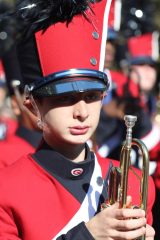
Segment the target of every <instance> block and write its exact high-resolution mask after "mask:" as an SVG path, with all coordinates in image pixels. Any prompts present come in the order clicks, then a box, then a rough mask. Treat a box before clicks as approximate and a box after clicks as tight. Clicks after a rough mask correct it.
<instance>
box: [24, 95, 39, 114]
mask: <svg viewBox="0 0 160 240" xmlns="http://www.w3.org/2000/svg"><path fill="white" fill-rule="evenodd" d="M23 105H24V106H25V107H26V108H27V109H28V110H29V111H31V112H32V113H33V114H34V115H35V116H36V117H37V115H38V113H37V110H36V109H35V108H34V106H33V104H32V102H31V99H30V98H26V99H25V100H24V102H23Z"/></svg>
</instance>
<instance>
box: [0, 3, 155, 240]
mask: <svg viewBox="0 0 160 240" xmlns="http://www.w3.org/2000/svg"><path fill="white" fill-rule="evenodd" d="M21 3H22V5H21V7H20V8H19V9H20V12H21V13H22V17H24V20H25V24H26V25H25V26H26V28H28V27H29V29H30V30H31V31H32V30H33V29H34V30H35V31H36V33H35V35H34V34H32V35H31V36H30V38H27V40H26V41H22V42H21V43H20V44H19V46H18V51H19V59H20V63H21V70H22V73H23V78H24V80H25V82H26V87H25V91H26V100H25V102H24V105H25V106H26V107H28V109H29V110H30V111H31V112H32V113H34V114H35V115H36V116H37V118H38V126H39V127H40V129H41V130H42V131H43V142H42V144H41V146H40V147H39V149H37V151H36V153H34V154H29V155H27V156H24V157H22V158H21V159H19V160H17V161H16V163H15V164H13V165H12V166H10V167H8V168H6V169H3V170H1V172H0V240H2V239H3V240H4V239H12V240H20V239H23V240H37V239H38V240H44V239H45V240H50V239H56V240H62V239H68V240H71V239H72V240H73V239H74V240H80V239H83V240H85V239H86V240H91V239H97V240H104V239H105V240H111V239H136V238H139V237H140V236H142V235H144V234H146V239H147V240H151V239H153V238H154V230H153V228H152V227H151V226H150V225H149V224H152V214H151V209H152V205H153V201H154V185H153V182H152V180H151V179H150V180H149V197H148V210H147V217H146V215H145V212H144V211H143V210H142V209H132V208H130V205H131V204H132V203H133V204H135V203H137V202H138V198H139V196H138V193H136V191H135V190H136V189H137V188H138V184H137V183H138V182H139V181H138V180H137V178H136V177H135V175H133V174H132V173H131V174H130V177H129V183H128V184H129V194H131V193H132V198H131V197H128V199H127V208H125V209H120V208H119V202H116V203H115V204H113V205H112V206H110V207H108V208H106V209H104V210H102V211H100V208H101V204H102V203H103V202H106V201H107V185H108V176H109V170H110V167H111V161H110V160H109V159H102V158H100V157H99V156H97V157H96V155H95V154H94V153H93V152H92V151H90V149H89V147H88V145H87V143H86V142H87V140H88V139H90V137H91V135H92V134H93V132H94V131H95V129H96V126H97V124H98V120H99V114H100V110H101V105H102V100H103V97H104V96H105V94H106V91H107V89H108V86H109V81H108V78H107V75H106V74H105V73H103V62H104V57H103V53H104V48H105V46H104V43H105V42H106V36H105V32H106V31H107V29H106V28H107V27H106V25H107V15H108V11H109V7H110V1H107V0H102V1H63V4H62V3H61V1H57V2H56V1H54V2H51V1H50V2H48V1H37V2H36V3H35V2H34V3H33V4H31V3H30V4H29V5H28V4H27V5H25V1H21ZM41 8H42V9H41ZM48 14H49V15H48ZM30 18H31V19H30ZM49 21H51V23H55V24H54V25H52V24H51V25H52V26H50V27H49V28H47V29H46V27H48V26H49V25H50V22H49ZM30 22H33V24H32V25H30V26H28V25H27V24H30ZM66 22H67V24H66ZM103 22H104V23H105V25H104V28H103ZM39 30H42V31H39ZM27 36H28V35H27ZM113 164H114V165H118V162H116V161H115V162H113ZM137 173H138V174H140V173H139V172H137ZM146 223H147V225H146Z"/></svg>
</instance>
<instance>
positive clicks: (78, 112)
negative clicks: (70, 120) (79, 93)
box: [73, 100, 89, 121]
mask: <svg viewBox="0 0 160 240" xmlns="http://www.w3.org/2000/svg"><path fill="white" fill-rule="evenodd" d="M88 116H89V112H88V106H87V103H86V102H85V101H84V100H80V101H78V102H77V103H76V104H75V105H74V112H73V117H74V118H77V119H79V120H80V121H84V120H85V119H87V118H88Z"/></svg>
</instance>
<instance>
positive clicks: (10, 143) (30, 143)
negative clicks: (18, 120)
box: [0, 124, 41, 169]
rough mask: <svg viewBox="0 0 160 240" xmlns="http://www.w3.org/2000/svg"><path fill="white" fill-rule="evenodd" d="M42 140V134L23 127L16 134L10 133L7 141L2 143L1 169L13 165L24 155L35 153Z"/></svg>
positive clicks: (0, 143) (16, 130) (0, 142)
mask: <svg viewBox="0 0 160 240" xmlns="http://www.w3.org/2000/svg"><path fill="white" fill-rule="evenodd" d="M12 125H13V124H12ZM10 129H13V127H12V128H11V127H10ZM40 139H41V134H39V133H37V132H36V131H31V130H29V129H27V128H24V127H22V126H19V127H17V129H15V132H14V133H13V132H12V133H11V131H10V132H9V133H8V134H7V137H6V139H4V140H3V141H0V152H1V154H0V169H1V168H4V167H7V166H9V165H11V164H12V163H14V162H15V161H16V160H17V159H18V158H20V157H21V156H23V155H24V154H28V153H33V152H35V148H36V147H37V146H38V145H39V143H40Z"/></svg>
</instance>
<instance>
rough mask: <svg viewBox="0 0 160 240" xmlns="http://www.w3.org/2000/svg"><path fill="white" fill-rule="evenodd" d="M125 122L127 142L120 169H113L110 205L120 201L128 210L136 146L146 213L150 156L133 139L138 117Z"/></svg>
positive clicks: (143, 147)
mask: <svg viewBox="0 0 160 240" xmlns="http://www.w3.org/2000/svg"><path fill="white" fill-rule="evenodd" d="M124 120H125V124H126V127H127V134H126V140H125V142H124V144H123V146H122V149H121V153H120V167H112V168H111V172H110V177H109V187H108V195H109V197H108V205H112V204H113V203H115V202H116V201H119V202H120V207H121V208H126V201H127V188H128V173H129V170H130V169H131V161H130V154H131V150H132V146H133V145H135V146H137V147H138V148H139V150H140V151H141V154H142V159H143V168H142V177H141V181H140V182H141V183H140V206H139V208H141V209H143V210H144V211H145V212H146V210H147V197H148V176H149V154H148V150H147V147H146V146H145V144H144V143H143V142H142V141H141V140H139V139H136V138H132V128H133V127H134V125H135V122H136V121H137V117H136V116H132V115H125V116H124ZM104 207H105V206H104ZM102 208H103V206H102ZM140 239H141V240H145V236H142V237H141V238H140Z"/></svg>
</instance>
